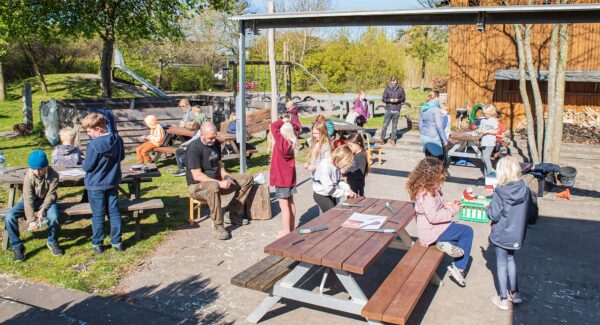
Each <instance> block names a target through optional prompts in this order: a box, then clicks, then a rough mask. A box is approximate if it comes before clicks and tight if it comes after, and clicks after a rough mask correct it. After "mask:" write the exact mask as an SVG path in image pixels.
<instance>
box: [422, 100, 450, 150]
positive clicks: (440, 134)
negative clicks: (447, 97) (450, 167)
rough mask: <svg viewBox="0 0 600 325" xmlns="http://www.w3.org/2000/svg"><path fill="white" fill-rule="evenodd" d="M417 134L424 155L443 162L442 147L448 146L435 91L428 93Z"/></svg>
mask: <svg viewBox="0 0 600 325" xmlns="http://www.w3.org/2000/svg"><path fill="white" fill-rule="evenodd" d="M419 132H420V134H421V144H422V145H423V152H425V155H426V156H433V157H436V158H438V159H439V160H441V161H444V147H445V146H446V145H448V138H446V133H445V132H444V128H443V127H442V113H441V112H440V101H439V92H438V91H436V90H433V91H431V93H429V97H428V100H427V102H426V103H425V105H423V107H422V108H421V112H420V114H419Z"/></svg>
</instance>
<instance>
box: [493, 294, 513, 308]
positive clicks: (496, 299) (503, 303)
mask: <svg viewBox="0 0 600 325" xmlns="http://www.w3.org/2000/svg"><path fill="white" fill-rule="evenodd" d="M492 303H493V304H494V305H496V307H498V308H499V309H502V310H509V309H510V303H509V302H508V299H502V298H500V296H493V297H492Z"/></svg>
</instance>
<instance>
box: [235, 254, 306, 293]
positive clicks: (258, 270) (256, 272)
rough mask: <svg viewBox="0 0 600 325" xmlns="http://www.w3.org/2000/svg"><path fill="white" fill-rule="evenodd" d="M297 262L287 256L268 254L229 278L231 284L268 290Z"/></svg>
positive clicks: (262, 290)
mask: <svg viewBox="0 0 600 325" xmlns="http://www.w3.org/2000/svg"><path fill="white" fill-rule="evenodd" d="M296 264H298V262H297V261H294V260H292V259H289V258H284V257H281V256H272V255H269V256H267V257H265V258H263V259H262V260H260V261H258V262H257V263H256V264H254V265H252V266H250V267H249V268H247V269H246V270H244V271H242V272H241V273H239V274H238V275H236V276H234V277H233V278H231V284H233V285H235V286H238V287H242V288H247V289H252V290H257V291H261V292H268V291H269V290H271V288H272V287H273V286H274V285H275V283H276V282H277V281H279V280H281V278H283V277H284V276H286V275H287V274H288V273H289V272H291V271H292V269H293V268H294V267H295V266H296Z"/></svg>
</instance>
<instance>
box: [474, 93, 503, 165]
mask: <svg viewBox="0 0 600 325" xmlns="http://www.w3.org/2000/svg"><path fill="white" fill-rule="evenodd" d="M483 114H484V115H485V118H484V119H483V120H482V121H481V123H480V124H479V129H478V130H477V133H479V134H480V135H481V142H480V146H481V147H482V148H483V150H482V151H483V163H484V174H485V176H488V175H490V174H492V173H493V172H494V167H493V166H492V153H493V152H494V148H495V147H496V134H498V119H496V108H495V107H494V105H492V104H488V105H485V107H484V108H483Z"/></svg>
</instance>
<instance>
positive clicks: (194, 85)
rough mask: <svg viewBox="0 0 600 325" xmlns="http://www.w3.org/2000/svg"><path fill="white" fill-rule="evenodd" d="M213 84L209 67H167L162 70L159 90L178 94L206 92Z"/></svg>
mask: <svg viewBox="0 0 600 325" xmlns="http://www.w3.org/2000/svg"><path fill="white" fill-rule="evenodd" d="M213 82H214V78H213V72H212V69H211V68H210V67H197V68H196V67H181V68H175V67H167V68H166V69H164V70H163V78H162V87H161V88H163V89H166V90H172V91H178V92H183V91H199V90H208V89H210V88H211V87H212V84H213Z"/></svg>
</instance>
